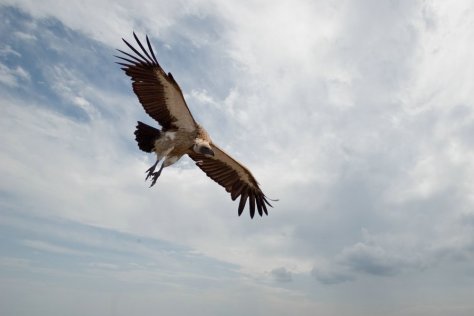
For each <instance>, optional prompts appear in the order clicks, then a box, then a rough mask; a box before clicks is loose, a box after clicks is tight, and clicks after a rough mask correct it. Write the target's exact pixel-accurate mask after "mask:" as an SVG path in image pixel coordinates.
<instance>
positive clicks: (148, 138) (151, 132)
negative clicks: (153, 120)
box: [135, 121, 161, 153]
mask: <svg viewBox="0 0 474 316" xmlns="http://www.w3.org/2000/svg"><path fill="white" fill-rule="evenodd" d="M160 135H161V132H160V130H159V129H156V128H154V127H151V126H150V125H147V124H145V123H142V122H140V121H138V124H137V129H136V130H135V140H136V141H137V143H138V148H140V149H141V150H143V151H145V152H147V153H151V152H152V151H153V148H154V147H155V140H156V139H157V138H159V137H160Z"/></svg>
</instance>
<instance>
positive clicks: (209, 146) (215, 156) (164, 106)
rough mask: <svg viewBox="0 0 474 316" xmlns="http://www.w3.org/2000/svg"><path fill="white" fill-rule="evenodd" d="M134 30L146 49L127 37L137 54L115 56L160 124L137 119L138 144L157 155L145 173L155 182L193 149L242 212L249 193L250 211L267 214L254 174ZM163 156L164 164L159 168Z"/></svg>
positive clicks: (192, 154)
mask: <svg viewBox="0 0 474 316" xmlns="http://www.w3.org/2000/svg"><path fill="white" fill-rule="evenodd" d="M133 35H134V37H135V39H136V41H137V44H138V45H139V46H140V48H141V51H142V52H139V51H138V50H137V49H135V48H134V47H133V46H132V45H130V44H129V43H128V42H127V41H125V40H124V42H125V43H126V44H127V46H128V47H129V48H130V49H132V51H133V52H134V53H135V55H132V54H129V53H126V52H124V51H121V50H119V51H120V52H121V53H123V54H124V55H126V56H127V57H123V56H117V57H118V58H120V59H122V60H124V61H126V63H119V64H120V65H122V66H124V68H122V69H123V70H124V71H125V73H126V74H127V75H128V76H129V77H130V78H131V79H132V81H133V83H132V86H133V91H134V92H135V94H136V95H137V97H138V99H139V101H140V103H141V104H142V105H143V108H144V109H145V111H146V112H147V113H148V114H149V115H150V116H151V117H152V118H154V119H155V120H156V121H157V122H158V123H159V124H160V125H161V129H157V128H154V127H152V126H149V125H147V124H145V123H142V122H138V125H137V128H136V130H135V139H136V141H137V143H138V147H139V148H140V149H141V150H143V151H145V152H149V153H151V152H154V153H155V154H156V157H157V160H156V162H155V164H154V165H153V166H151V167H150V168H149V169H148V170H147V176H146V179H148V178H151V180H152V184H151V186H153V185H154V184H155V183H156V181H157V179H158V177H159V176H160V175H161V172H162V170H163V168H165V167H168V166H170V165H172V164H174V163H175V162H176V161H178V160H179V159H180V158H181V157H182V156H184V155H189V157H191V159H193V160H194V161H196V165H197V166H198V167H199V168H201V169H202V170H203V171H204V172H205V173H206V174H207V175H208V176H209V177H210V178H211V179H213V180H214V181H216V182H217V183H219V184H220V185H221V186H223V187H224V188H225V189H226V191H227V192H229V193H231V198H232V200H235V199H236V198H237V197H239V196H240V197H241V198H240V203H239V208H238V214H239V215H241V214H242V211H243V209H244V207H245V204H246V202H247V199H248V200H249V201H250V202H249V205H250V216H251V217H253V216H254V214H255V207H257V210H258V213H259V214H260V215H263V213H265V214H267V215H268V212H267V207H266V205H269V206H271V205H270V203H269V202H268V200H267V198H266V196H265V195H264V194H263V193H262V191H261V190H260V188H259V186H258V183H257V181H256V180H255V178H254V177H253V175H252V174H251V173H250V171H249V170H248V169H247V168H246V167H245V166H243V165H242V164H240V163H239V162H238V161H236V160H235V159H233V158H232V157H231V156H229V155H228V154H227V153H225V152H224V151H223V150H222V149H220V148H219V147H218V146H217V145H215V144H214V143H213V142H212V140H211V138H210V136H209V134H208V133H207V131H206V130H205V129H204V128H203V127H202V126H201V125H199V124H198V123H197V122H196V121H195V120H194V118H193V116H192V114H191V112H190V111H189V108H188V106H187V104H186V101H185V100H184V96H183V93H182V92H181V89H180V87H179V85H178V84H177V83H176V81H175V80H174V78H173V76H172V75H171V73H168V74H166V73H165V72H164V71H163V69H162V68H161V66H160V65H159V64H158V61H157V59H156V57H155V54H154V52H153V49H152V48H151V45H150V42H149V40H148V37H147V38H146V40H147V45H148V51H147V50H146V49H145V48H144V47H143V45H142V44H141V42H140V41H139V40H138V38H137V36H136V35H135V34H133ZM161 160H163V163H162V164H161V167H160V168H159V170H158V171H155V169H156V166H157V165H158V163H159V162H160V161H161Z"/></svg>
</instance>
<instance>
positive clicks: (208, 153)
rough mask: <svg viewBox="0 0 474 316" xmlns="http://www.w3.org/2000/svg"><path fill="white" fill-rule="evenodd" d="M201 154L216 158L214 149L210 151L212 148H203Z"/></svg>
mask: <svg viewBox="0 0 474 316" xmlns="http://www.w3.org/2000/svg"><path fill="white" fill-rule="evenodd" d="M200 152H201V154H203V155H205V156H211V157H214V151H212V149H210V148H207V147H201V149H200Z"/></svg>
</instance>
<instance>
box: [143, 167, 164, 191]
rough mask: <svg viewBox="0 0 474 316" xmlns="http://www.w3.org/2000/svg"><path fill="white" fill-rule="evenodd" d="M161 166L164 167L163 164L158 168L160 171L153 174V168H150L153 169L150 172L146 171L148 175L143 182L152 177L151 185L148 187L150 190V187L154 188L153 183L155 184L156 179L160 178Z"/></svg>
mask: <svg viewBox="0 0 474 316" xmlns="http://www.w3.org/2000/svg"><path fill="white" fill-rule="evenodd" d="M163 166H164V164H162V165H161V168H160V170H158V172H153V171H154V170H155V166H153V167H152V168H153V169H152V170H150V171H148V175H147V176H146V179H145V181H146V180H147V179H148V178H149V177H152V178H151V185H150V188H151V187H152V186H154V185H155V183H156V180H158V177H159V176H160V174H161V171H162V170H163ZM150 169H151V168H150Z"/></svg>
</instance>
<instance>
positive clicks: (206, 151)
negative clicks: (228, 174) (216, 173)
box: [193, 139, 214, 157]
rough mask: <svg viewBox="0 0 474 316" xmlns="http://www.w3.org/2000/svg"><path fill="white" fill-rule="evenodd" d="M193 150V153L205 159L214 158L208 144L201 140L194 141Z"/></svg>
mask: <svg viewBox="0 0 474 316" xmlns="http://www.w3.org/2000/svg"><path fill="white" fill-rule="evenodd" d="M193 150H194V152H195V153H198V154H202V155H204V156H206V157H213V156H214V151H213V150H212V148H211V145H210V144H209V142H207V141H205V140H202V139H196V140H195V141H194V145H193Z"/></svg>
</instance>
